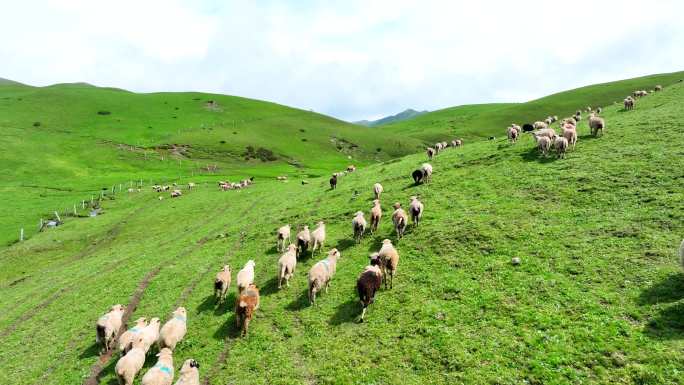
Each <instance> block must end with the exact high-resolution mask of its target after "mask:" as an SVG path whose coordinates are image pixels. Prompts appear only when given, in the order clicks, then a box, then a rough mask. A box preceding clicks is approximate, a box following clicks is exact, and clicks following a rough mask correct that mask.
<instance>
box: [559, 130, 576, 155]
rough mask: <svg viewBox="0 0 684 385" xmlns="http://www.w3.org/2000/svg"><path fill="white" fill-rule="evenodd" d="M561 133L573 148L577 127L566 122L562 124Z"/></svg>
mask: <svg viewBox="0 0 684 385" xmlns="http://www.w3.org/2000/svg"><path fill="white" fill-rule="evenodd" d="M562 135H563V137H564V138H565V139H567V140H568V144H569V145H570V146H571V147H572V149H573V150H575V145H576V144H577V128H576V127H575V126H573V125H571V124H566V125H564V126H563V132H562Z"/></svg>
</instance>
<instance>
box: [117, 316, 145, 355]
mask: <svg viewBox="0 0 684 385" xmlns="http://www.w3.org/2000/svg"><path fill="white" fill-rule="evenodd" d="M145 326H147V318H145V317H140V318H138V319H137V320H135V326H133V327H132V328H130V329H128V330H126V331H125V332H123V334H121V336H120V337H119V341H118V342H119V350H120V351H121V352H122V353H123V354H126V353H127V352H128V351H129V350H130V349H131V347H132V345H133V340H135V339H136V338H137V337H140V336H141V333H142V331H143V329H144V328H145Z"/></svg>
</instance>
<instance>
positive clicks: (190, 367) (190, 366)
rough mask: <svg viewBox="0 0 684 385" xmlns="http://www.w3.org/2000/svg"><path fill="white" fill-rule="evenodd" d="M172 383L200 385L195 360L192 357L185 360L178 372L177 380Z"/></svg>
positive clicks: (197, 365)
mask: <svg viewBox="0 0 684 385" xmlns="http://www.w3.org/2000/svg"><path fill="white" fill-rule="evenodd" d="M174 385H200V379H199V364H198V363H197V361H195V360H193V359H192V358H190V359H187V360H185V362H184V363H183V366H181V368H180V371H179V372H178V381H176V383H175V384H174Z"/></svg>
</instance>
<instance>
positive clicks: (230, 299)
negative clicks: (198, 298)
mask: <svg viewBox="0 0 684 385" xmlns="http://www.w3.org/2000/svg"><path fill="white" fill-rule="evenodd" d="M236 298H237V297H236V295H235V293H234V292H230V293H228V295H226V299H225V300H224V301H223V303H220V304H219V303H217V302H216V300H215V299H214V296H213V295H208V296H206V297H205V298H204V301H202V303H200V304H199V305H197V308H196V309H195V311H196V312H197V314H201V313H204V312H208V311H211V310H213V311H214V315H221V314H225V313H227V312H228V311H230V309H231V304H234V303H235V299H236Z"/></svg>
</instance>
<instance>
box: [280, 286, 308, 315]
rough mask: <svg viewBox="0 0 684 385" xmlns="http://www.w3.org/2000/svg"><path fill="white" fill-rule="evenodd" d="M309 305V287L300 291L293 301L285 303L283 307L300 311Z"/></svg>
mask: <svg viewBox="0 0 684 385" xmlns="http://www.w3.org/2000/svg"><path fill="white" fill-rule="evenodd" d="M308 306H309V289H308V288H307V289H306V290H304V291H302V293H301V294H300V295H299V297H297V298H296V299H295V300H294V301H292V302H290V303H289V304H287V306H286V307H285V309H287V310H290V311H300V310H303V309H304V308H306V307H308Z"/></svg>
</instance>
